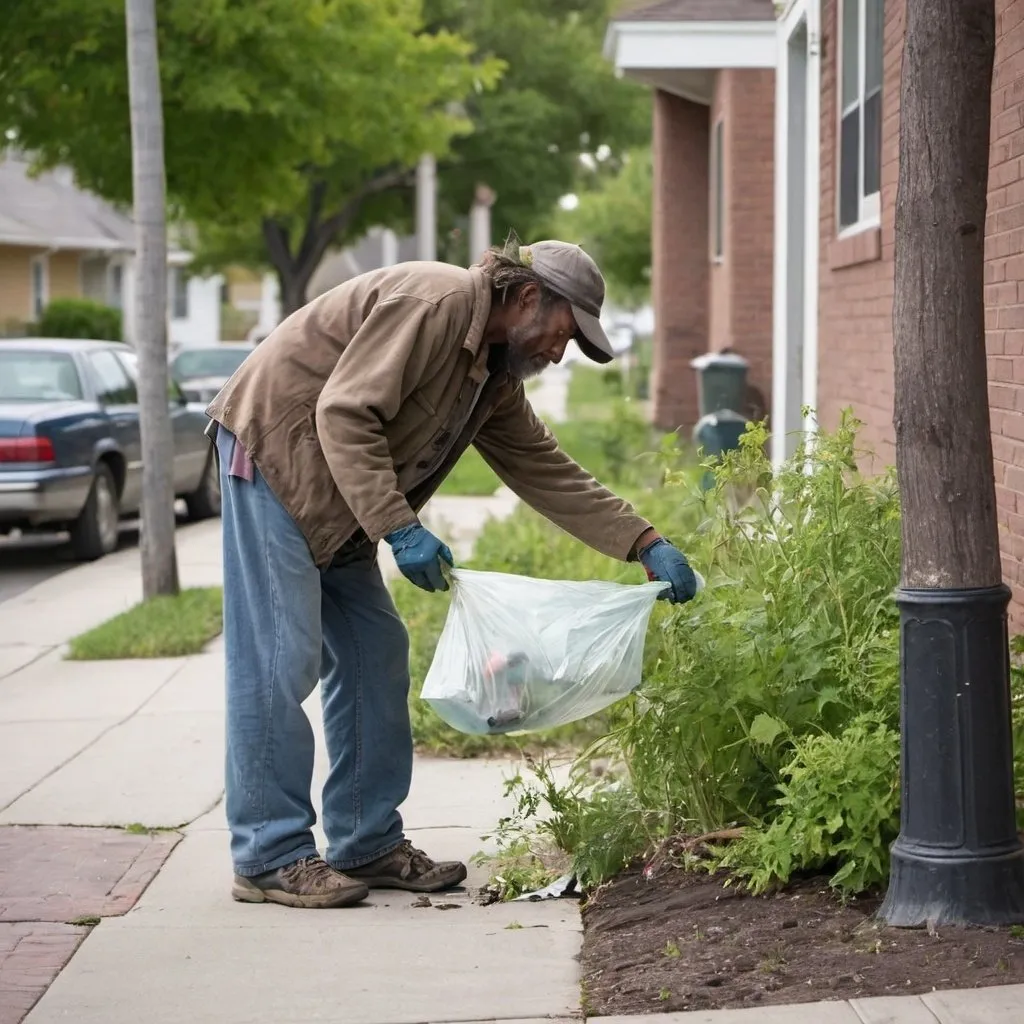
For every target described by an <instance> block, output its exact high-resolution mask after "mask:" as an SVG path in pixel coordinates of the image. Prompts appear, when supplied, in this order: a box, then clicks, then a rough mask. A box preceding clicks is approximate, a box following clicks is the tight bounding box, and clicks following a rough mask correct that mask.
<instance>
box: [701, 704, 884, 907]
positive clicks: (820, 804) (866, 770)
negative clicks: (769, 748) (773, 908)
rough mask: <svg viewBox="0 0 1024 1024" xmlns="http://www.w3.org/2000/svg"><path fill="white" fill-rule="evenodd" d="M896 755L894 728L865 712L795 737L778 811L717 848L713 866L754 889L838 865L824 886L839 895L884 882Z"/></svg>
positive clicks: (780, 788) (783, 770)
mask: <svg viewBox="0 0 1024 1024" xmlns="http://www.w3.org/2000/svg"><path fill="white" fill-rule="evenodd" d="M899 754H900V735H899V733H898V732H897V731H896V730H895V729H893V728H891V727H890V726H889V725H887V724H885V723H884V722H883V723H880V722H878V721H875V720H873V719H872V718H870V717H860V718H857V719H855V720H854V721H853V723H852V724H851V725H849V726H848V727H847V728H846V729H844V730H843V731H842V732H841V733H839V735H837V736H832V735H829V734H828V733H825V734H822V735H818V736H805V737H803V738H801V739H800V740H798V741H797V742H796V744H795V746H794V750H793V758H792V760H791V761H790V762H789V763H788V764H786V765H785V766H784V767H783V769H782V776H783V781H782V782H781V783H780V784H779V791H780V793H781V796H780V797H779V798H778V799H777V800H776V801H775V804H776V806H777V807H778V808H779V813H778V815H777V817H775V818H774V820H772V822H771V823H770V824H769V825H768V826H767V827H766V828H761V829H751V830H748V831H747V832H746V833H745V834H744V836H743V838H742V839H741V840H740V841H739V842H738V843H736V844H734V845H733V846H731V847H730V848H728V849H727V850H725V851H723V852H722V853H721V855H720V860H719V866H720V867H724V868H730V869H731V870H732V871H733V872H734V873H735V874H736V875H737V876H739V877H741V878H744V879H746V880H747V881H748V883H749V885H750V888H751V889H752V890H753V891H754V892H756V893H761V892H764V891H765V890H766V889H768V888H769V887H770V886H772V885H774V884H776V883H777V882H780V881H785V880H787V879H788V878H790V877H791V876H792V875H793V874H794V872H797V871H820V870H822V869H823V868H831V867H835V866H836V865H839V868H838V870H837V871H836V872H835V874H833V875H832V878H831V879H830V884H831V885H832V886H833V887H835V888H836V889H838V890H840V891H841V892H842V893H843V894H844V895H852V894H855V893H858V892H863V891H864V890H865V889H868V888H871V887H872V886H879V885H882V884H884V883H885V881H886V879H887V878H888V877H889V846H890V844H891V843H892V842H893V840H894V839H895V838H896V836H897V835H898V834H899V828H900V801H899V797H900V793H899Z"/></svg>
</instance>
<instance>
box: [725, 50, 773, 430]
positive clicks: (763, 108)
mask: <svg viewBox="0 0 1024 1024" xmlns="http://www.w3.org/2000/svg"><path fill="white" fill-rule="evenodd" d="M719 122H721V124H722V136H723V143H724V144H723V152H724V164H723V172H724V173H723V193H724V197H725V206H724V211H723V234H724V239H723V241H724V245H723V253H722V256H721V258H720V259H715V258H714V256H713V246H712V244H711V238H710V237H709V245H708V254H709V258H711V267H710V275H711V282H710V284H711V296H710V319H709V324H708V345H709V348H710V349H712V350H714V351H721V350H722V349H724V348H731V349H734V350H735V351H736V352H738V353H739V354H740V355H742V356H744V357H745V358H746V359H748V360H749V361H750V377H749V379H750V383H751V384H752V385H753V386H754V387H755V388H756V389H757V391H758V392H759V399H760V403H761V405H762V409H761V413H762V414H763V413H766V412H767V408H766V406H765V405H764V403H766V402H767V400H768V399H769V398H770V396H771V381H772V259H773V236H772V223H773V219H774V216H775V194H774V176H773V168H774V160H775V74H774V72H773V71H737V70H725V71H720V72H718V74H717V76H716V84H715V92H714V96H713V99H712V103H711V133H712V141H711V143H710V145H711V147H712V149H713V147H714V141H713V140H714V133H715V126H716V125H717V124H718V123H719ZM712 169H713V168H712ZM709 186H710V189H709V193H710V194H709V198H711V199H712V200H713V197H714V182H713V181H710V180H709ZM713 216H714V210H713V208H711V207H710V206H709V217H713ZM713 230H714V229H713V226H710V225H709V231H710V232H712V233H713ZM741 411H746V410H741ZM755 414H757V413H755Z"/></svg>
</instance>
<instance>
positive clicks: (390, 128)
mask: <svg viewBox="0 0 1024 1024" xmlns="http://www.w3.org/2000/svg"><path fill="white" fill-rule="evenodd" d="M7 7H8V10H7V11H5V19H6V24H5V26H4V32H3V33H0V131H3V132H4V133H5V134H4V138H5V139H6V141H7V143H8V144H14V145H17V146H18V147H19V148H20V149H23V150H25V151H27V152H30V153H32V154H34V155H35V156H36V157H37V159H38V161H39V163H40V164H41V165H43V166H49V165H55V164H58V163H62V164H67V165H69V166H70V167H71V168H72V169H73V170H74V172H75V175H76V178H77V180H78V182H79V183H80V184H81V185H82V186H84V187H86V188H89V189H92V190H94V191H96V192H98V193H99V194H101V195H103V196H105V197H107V198H109V199H111V200H114V201H119V202H124V203H127V202H128V201H129V200H130V198H131V146H130V132H129V126H128V77H127V68H126V48H125V22H124V4H123V0H52V2H50V3H47V4H43V5H39V4H35V3H31V2H30V0H9V2H8V5H7ZM421 28H422V11H421V6H420V3H419V0H248V2H246V3H244V4H243V3H238V2H236V0H208V2H207V3H205V4H197V3H195V2H194V0H163V2H162V3H161V4H160V7H159V46H160V61H161V81H162V86H163V93H164V118H165V135H166V150H167V185H168V197H169V200H170V202H171V203H172V204H173V206H174V207H175V208H176V210H177V212H179V213H180V214H181V215H182V216H184V217H187V218H188V219H189V220H190V221H191V222H193V223H196V224H197V225H198V226H199V227H200V229H202V227H203V226H204V225H206V226H208V227H210V228H211V230H213V229H215V230H214V233H215V234H216V233H217V232H219V233H220V240H221V242H226V241H229V240H231V238H232V236H234V238H235V247H236V248H238V249H240V250H244V249H245V247H248V249H249V250H250V251H251V250H252V249H253V247H254V243H255V239H256V238H258V237H260V236H262V239H263V245H264V247H265V253H266V260H267V262H269V263H272V264H273V265H274V266H275V267H276V268H277V269H278V272H279V273H280V274H281V275H282V282H283V283H285V284H287V283H288V282H287V280H286V278H287V277H288V275H289V273H290V275H291V276H292V277H293V278H294V277H295V276H298V277H300V278H304V280H302V281H301V286H302V289H303V290H304V286H305V281H306V280H308V277H309V275H310V274H311V273H312V271H313V270H315V268H316V265H317V264H318V263H319V261H320V258H321V257H322V255H323V252H324V251H325V249H326V248H327V246H328V245H329V244H330V243H331V241H332V240H333V239H334V238H336V237H338V236H343V235H344V234H345V232H346V230H347V229H348V228H349V227H350V226H351V225H352V222H353V221H355V219H356V218H357V216H358V214H359V213H360V207H361V205H362V202H363V201H364V200H365V199H367V198H368V197H372V196H375V195H378V194H381V193H384V192H386V191H387V190H389V189H393V188H395V187H398V186H403V185H406V184H408V169H409V168H410V167H412V166H413V165H414V164H415V162H416V160H417V159H418V157H419V155H420V154H421V153H422V152H424V151H431V152H434V153H437V154H439V155H440V156H442V157H443V156H444V155H445V154H446V153H447V151H448V147H449V145H450V142H451V140H452V138H453V137H455V136H456V135H459V134H461V133H465V132H468V131H470V130H471V127H472V126H471V124H470V122H469V121H468V119H467V118H466V116H465V114H464V113H463V111H462V110H461V108H460V107H459V104H460V103H461V101H462V100H464V99H465V98H466V97H467V95H469V94H470V93H473V92H474V91H477V90H480V91H482V90H484V89H486V88H488V87H490V86H491V85H493V84H494V82H495V81H496V79H497V77H498V75H499V73H500V70H501V65H500V64H499V63H498V62H497V61H494V60H484V61H474V60H473V58H472V46H471V44H469V43H467V42H466V41H465V40H463V39H460V38H459V37H458V36H456V35H455V34H453V33H452V32H449V31H446V30H441V31H436V32H431V33H425V32H423V31H421ZM243 243H244V244H243ZM286 301H287V300H286Z"/></svg>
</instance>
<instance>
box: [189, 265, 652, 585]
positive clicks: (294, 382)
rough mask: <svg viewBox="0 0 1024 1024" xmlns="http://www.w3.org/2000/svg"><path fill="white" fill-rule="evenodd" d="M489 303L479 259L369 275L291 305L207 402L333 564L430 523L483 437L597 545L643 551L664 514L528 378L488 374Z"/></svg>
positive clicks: (502, 470)
mask: <svg viewBox="0 0 1024 1024" xmlns="http://www.w3.org/2000/svg"><path fill="white" fill-rule="evenodd" d="M490 304H491V286H490V281H489V279H488V278H487V276H486V275H485V274H484V273H483V271H482V270H480V269H479V268H475V267H474V268H472V269H470V270H465V269H462V268H459V267H454V266H449V265H447V264H442V263H404V264H399V265H397V266H394V267H389V268H385V269H383V270H378V271H373V272H371V273H369V274H363V275H361V276H360V277H357V278H354V279H353V280H351V281H347V282H345V283H344V284H342V285H339V286H338V287H337V288H334V289H332V290H331V291H329V292H326V293H325V294H324V295H321V296H320V297H319V298H317V299H315V300H314V301H313V302H311V303H309V304H308V305H307V306H304V307H303V308H302V309H300V310H298V311H297V312H295V313H293V314H292V315H291V316H289V317H288V318H287V319H285V320H284V321H283V322H282V323H281V324H280V325H279V326H278V327H277V328H276V329H275V330H274V331H273V332H272V333H271V334H270V335H269V337H267V339H266V340H265V341H263V342H262V343H261V344H260V345H259V346H258V347H257V348H256V349H255V351H254V352H253V353H252V354H251V355H250V356H249V357H248V358H247V359H246V361H245V362H244V363H243V364H242V366H241V367H240V368H239V370H238V371H237V373H235V375H234V376H233V377H232V378H231V379H230V380H229V381H228V383H227V384H226V385H225V386H224V388H223V389H222V390H221V392H220V394H218V395H217V397H216V398H215V399H214V401H213V402H212V403H211V404H210V406H209V407H208V409H207V413H208V415H209V416H210V417H211V419H212V420H213V421H215V422H217V423H221V424H223V425H224V426H225V427H226V428H227V429H228V430H230V431H231V432H232V433H233V434H234V435H235V436H236V437H237V438H238V439H239V441H240V443H241V444H242V445H244V447H245V449H246V451H247V452H248V453H249V455H250V457H251V458H252V460H253V462H254V463H255V464H256V465H257V466H258V467H259V470H260V472H261V473H262V474H263V477H264V478H265V479H266V481H267V483H268V485H269V486H270V488H271V489H272V490H273V492H274V494H275V495H276V496H277V498H278V500H279V501H280V502H281V504H282V505H283V506H284V508H285V509H286V510H287V511H288V513H289V514H290V515H291V516H292V518H293V519H294V520H295V522H296V523H297V524H298V526H299V528H300V529H301V530H302V532H303V534H304V535H305V537H306V539H307V541H308V543H309V547H310V551H311V552H312V554H313V558H314V559H315V561H316V563H317V564H318V565H319V566H321V567H323V566H326V565H329V564H330V562H331V561H332V559H333V558H334V557H335V556H336V555H337V553H338V552H339V551H340V550H342V549H343V548H345V547H351V546H352V545H354V544H358V543H365V541H366V540H369V541H371V542H374V543H376V542H377V541H379V540H381V539H382V538H383V537H385V536H386V535H387V534H389V533H391V532H392V531H393V530H396V529H398V528H400V527H402V526H408V525H411V524H412V523H415V522H417V513H418V512H419V510H420V509H421V508H422V507H423V505H424V504H425V503H426V501H427V500H428V499H429V497H430V496H431V495H432V494H433V493H434V491H436V489H437V487H438V486H440V484H441V482H442V480H443V479H444V477H445V475H446V474H447V472H448V471H449V470H450V469H451V466H452V465H454V463H455V461H456V460H457V459H458V456H459V455H460V454H461V453H462V452H463V451H464V450H465V449H466V447H468V445H469V444H470V443H472V444H475V445H476V447H477V448H478V449H479V450H480V452H481V454H482V455H483V457H484V458H485V459H486V460H487V462H488V463H489V464H490V465H491V466H492V468H493V469H494V470H495V472H496V473H497V474H498V476H499V477H500V478H501V479H502V480H503V481H504V482H505V483H506V484H507V485H508V486H509V487H510V488H511V489H512V490H513V491H515V493H516V494H518V495H519V497H521V498H522V499H523V501H525V502H526V503H527V504H529V505H531V506H532V507H533V508H535V509H536V510H537V511H538V512H540V513H541V514H542V515H544V516H546V517H547V518H548V519H550V520H551V521H552V522H554V523H555V524H557V525H558V526H560V527H561V528H562V529H564V530H566V531H567V532H569V533H571V534H572V535H573V536H575V537H577V538H578V539H579V540H581V541H583V542H584V543H585V544H588V545H589V546H591V547H593V548H596V549H597V550H598V551H601V552H603V553H605V554H607V555H611V556H613V557H615V558H619V559H622V560H627V559H629V558H630V557H631V555H632V551H633V547H634V545H635V544H636V541H637V540H638V538H639V537H640V535H641V534H642V533H643V532H644V531H645V530H647V529H648V528H649V525H650V524H648V523H647V522H646V521H645V520H643V519H641V518H640V517H639V516H637V515H636V513H635V512H634V511H633V509H632V507H631V506H629V505H628V504H627V503H626V502H624V501H622V500H620V499H619V498H617V497H615V495H613V494H612V493H611V492H609V491H608V490H606V489H605V488H604V487H602V486H601V485H600V484H598V483H597V482H596V481H595V480H594V479H593V478H592V477H591V476H590V475H589V474H588V473H587V472H585V471H584V470H583V469H581V468H580V467H579V466H578V465H577V464H576V463H575V462H574V461H573V460H572V459H570V458H569V457H568V456H567V455H566V454H565V453H564V452H562V451H561V449H560V448H559V447H558V444H557V442H556V441H555V439H554V437H553V436H552V435H551V433H550V431H549V430H548V429H547V428H546V427H545V426H544V425H543V423H541V422H540V420H538V418H537V417H536V416H535V415H534V413H533V410H532V409H531V408H530V405H529V402H528V401H527V398H526V394H525V389H524V387H523V385H522V382H520V381H516V380H514V379H512V378H510V377H509V376H508V375H507V374H505V373H499V374H494V375H491V376H490V377H489V378H488V374H487V346H486V344H484V342H483V332H484V329H485V327H486V324H487V320H488V317H489V315H490ZM485 379H486V385H484V381H485ZM481 386H484V391H483V392H482V393H481V395H480V397H479V400H477V401H476V402H475V404H474V400H475V399H477V392H478V391H479V389H480V388H481Z"/></svg>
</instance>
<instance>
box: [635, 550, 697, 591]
mask: <svg viewBox="0 0 1024 1024" xmlns="http://www.w3.org/2000/svg"><path fill="white" fill-rule="evenodd" d="M639 558H640V562H641V564H642V565H643V567H644V568H645V569H646V570H647V578H648V579H649V580H650V581H651V582H652V583H654V582H658V583H669V584H671V586H670V587H669V588H667V589H666V590H665V592H664V593H663V594H660V595H659V600H662V599H665V600H668V601H671V602H672V603H673V604H685V603H686V602H687V601H692V600H693V598H694V597H695V596H696V593H697V577H696V576H695V575H694V573H693V570H692V569H691V568H690V563H689V562H687V560H686V555H684V554H683V553H682V551H680V550H679V549H678V548H677V547H674V546H673V545H672V544H670V543H669V542H668V541H667V540H665V539H664V537H659V538H658V539H657V540H656V541H654V542H653V543H652V544H649V545H648V546H647V547H646V548H644V549H643V550H642V551H641V552H640V554H639Z"/></svg>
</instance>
